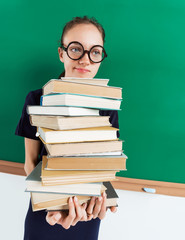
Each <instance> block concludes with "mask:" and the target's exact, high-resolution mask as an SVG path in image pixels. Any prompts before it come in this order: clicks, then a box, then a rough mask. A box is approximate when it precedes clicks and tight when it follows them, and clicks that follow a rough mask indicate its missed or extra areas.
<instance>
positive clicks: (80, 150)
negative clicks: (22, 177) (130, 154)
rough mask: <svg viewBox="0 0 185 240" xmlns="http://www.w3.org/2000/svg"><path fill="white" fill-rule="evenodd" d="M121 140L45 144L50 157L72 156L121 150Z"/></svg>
mask: <svg viewBox="0 0 185 240" xmlns="http://www.w3.org/2000/svg"><path fill="white" fill-rule="evenodd" d="M41 140H42V139H41ZM122 144H123V141H121V140H114V141H98V142H76V143H56V144H45V148H46V150H47V152H48V154H49V155H50V156H52V157H57V156H74V155H78V154H79V155H80V154H94V153H106V152H107V153H108V152H109V153H111V152H121V151H122Z"/></svg>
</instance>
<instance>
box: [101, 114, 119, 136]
mask: <svg viewBox="0 0 185 240" xmlns="http://www.w3.org/2000/svg"><path fill="white" fill-rule="evenodd" d="M99 113H100V116H110V119H109V121H110V123H111V124H112V126H113V127H115V128H118V129H119V121H118V111H117V110H108V111H107V110H100V111H99ZM119 136H120V134H119V131H117V137H118V138H119Z"/></svg>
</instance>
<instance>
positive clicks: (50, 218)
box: [46, 211, 61, 226]
mask: <svg viewBox="0 0 185 240" xmlns="http://www.w3.org/2000/svg"><path fill="white" fill-rule="evenodd" d="M60 218H61V213H60V212H59V211H56V212H48V213H47V215H46V221H47V222H48V223H49V224H50V225H52V226H53V225H55V224H56V223H58V221H59V220H60Z"/></svg>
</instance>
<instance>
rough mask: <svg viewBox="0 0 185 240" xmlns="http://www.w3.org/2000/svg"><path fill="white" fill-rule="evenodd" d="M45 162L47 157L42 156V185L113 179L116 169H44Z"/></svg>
mask: <svg viewBox="0 0 185 240" xmlns="http://www.w3.org/2000/svg"><path fill="white" fill-rule="evenodd" d="M46 164H47V157H46V156H43V158H42V170H41V179H42V183H43V185H44V186H52V185H63V184H77V183H90V182H104V181H113V180H115V174H116V171H110V170H109V171H77V170H76V171H74V170H70V171H63V170H45V169H44V168H45V167H46Z"/></svg>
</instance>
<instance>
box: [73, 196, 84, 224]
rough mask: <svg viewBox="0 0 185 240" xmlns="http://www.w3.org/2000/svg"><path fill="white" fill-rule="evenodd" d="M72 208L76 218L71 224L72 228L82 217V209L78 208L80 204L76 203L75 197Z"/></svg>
mask: <svg viewBox="0 0 185 240" xmlns="http://www.w3.org/2000/svg"><path fill="white" fill-rule="evenodd" d="M74 206H75V211H76V217H75V219H74V220H73V222H72V224H71V225H72V226H75V225H76V224H77V222H79V221H80V220H81V218H82V216H83V213H82V207H81V206H80V204H79V202H78V198H77V197H76V196H75V197H74Z"/></svg>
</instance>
